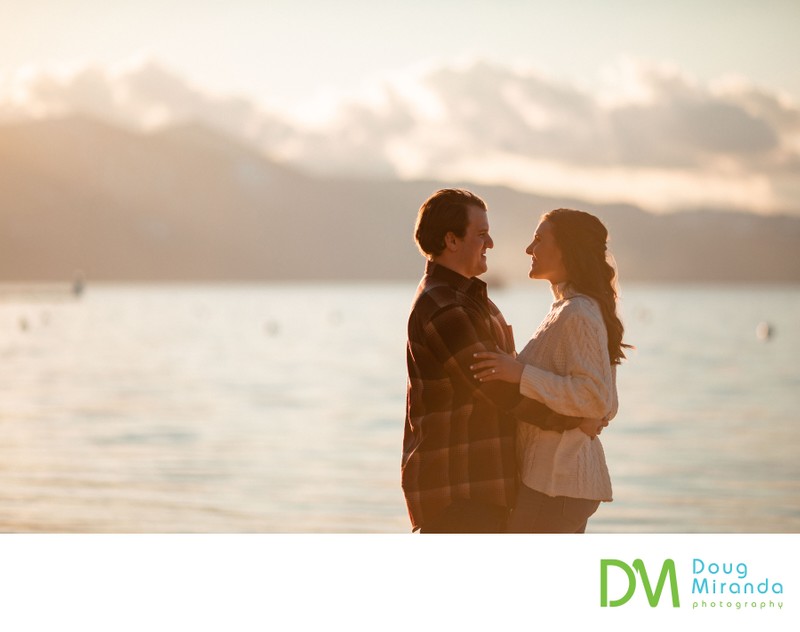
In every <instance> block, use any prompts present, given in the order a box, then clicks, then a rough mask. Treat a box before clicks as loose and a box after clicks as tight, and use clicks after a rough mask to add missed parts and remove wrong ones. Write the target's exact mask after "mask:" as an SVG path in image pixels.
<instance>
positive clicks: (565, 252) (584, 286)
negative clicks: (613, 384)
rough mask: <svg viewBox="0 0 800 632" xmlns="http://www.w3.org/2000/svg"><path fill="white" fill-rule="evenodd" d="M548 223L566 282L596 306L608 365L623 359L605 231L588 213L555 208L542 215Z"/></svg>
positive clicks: (613, 270)
mask: <svg viewBox="0 0 800 632" xmlns="http://www.w3.org/2000/svg"><path fill="white" fill-rule="evenodd" d="M545 220H546V221H548V222H550V224H551V226H552V227H553V235H554V236H555V239H556V243H557V244H558V247H559V249H560V250H561V257H562V260H563V262H564V267H565V268H566V270H567V275H568V276H569V283H570V285H571V286H572V287H573V288H574V289H575V291H576V292H580V293H581V294H585V295H586V296H590V297H592V298H593V299H594V300H596V301H597V303H598V304H599V305H600V311H601V312H602V314H603V321H604V322H605V324H606V331H607V332H608V356H609V357H610V358H611V364H620V363H621V362H622V360H623V358H625V353H624V351H623V348H627V349H632V348H633V347H631V345H628V344H624V343H623V342H622V335H623V333H624V327H623V326H622V321H621V320H620V319H619V316H617V298H618V296H617V283H616V280H617V279H616V276H617V272H616V270H615V269H614V266H612V265H611V263H609V261H608V257H607V250H608V230H607V229H606V227H605V226H604V225H603V223H602V222H601V221H600V220H599V219H598V218H597V217H595V216H594V215H592V214H591V213H586V212H584V211H576V210H573V209H566V208H559V209H555V210H553V211H550V212H549V213H545V214H544V215H543V216H542V221H545Z"/></svg>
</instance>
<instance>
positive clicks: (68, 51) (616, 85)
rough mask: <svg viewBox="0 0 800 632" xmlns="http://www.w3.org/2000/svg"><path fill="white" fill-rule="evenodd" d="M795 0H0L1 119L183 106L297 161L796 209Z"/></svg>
mask: <svg viewBox="0 0 800 632" xmlns="http://www.w3.org/2000/svg"><path fill="white" fill-rule="evenodd" d="M797 24H800V2H796V1H794V0H763V1H761V2H751V1H746V0H720V1H703V0H694V1H689V0H674V1H673V2H669V3H665V2H650V1H643V0H639V1H636V0H604V1H602V2H598V1H596V2H589V1H569V0H564V1H560V2H553V1H551V2H540V1H536V0H529V1H521V0H520V1H517V0H494V1H480V2H476V1H469V0H461V1H456V0H427V1H419V0H406V1H404V2H396V1H393V2H384V1H380V0H373V1H357V0H338V1H337V2H327V1H322V0H314V1H311V0H293V1H289V0H260V1H258V0H227V1H226V2H212V1H210V0H192V1H188V0H158V1H155V0H137V1H136V2H130V1H127V0H124V1H116V2H108V1H107V0H106V1H102V0H30V1H28V2H24V3H20V2H9V1H8V0H0V120H15V119H18V118H26V117H39V118H41V117H47V116H54V115H60V114H63V113H65V112H69V111H73V110H81V111H84V112H88V113H91V114H96V115H99V116H104V117H106V118H108V119H110V120H112V121H114V122H117V123H120V124H127V125H132V126H134V127H139V128H142V129H152V128H154V127H158V126H161V125H168V124H173V123H177V122H181V121H182V120H187V119H194V120H200V121H202V122H205V123H207V124H210V125H213V126H216V127H217V128H219V129H222V130H223V131H226V132H228V133H231V134H233V135H234V136H236V137H238V138H240V139H242V140H245V141H247V142H250V143H253V144H254V145H256V146H258V147H259V148H260V149H261V150H263V151H264V152H265V153H266V154H268V155H269V156H271V157H273V158H275V159H278V160H282V161H285V162H288V163H291V164H296V165H297V166H300V167H302V168H306V169H309V170H312V171H318V172H323V173H333V174H346V175H353V174H355V175H367V176H393V177H404V178H415V177H436V178H440V179H455V180H458V179H469V180H474V181H481V182H486V183H501V184H509V185H511V186H515V187H517V188H521V189H526V190H532V191H538V192H544V193H557V194H564V193H574V194H575V195H576V196H584V197H588V198H593V199H594V200H596V201H611V200H622V201H629V202H632V203H638V204H641V205H644V206H646V207H648V208H649V209H651V210H655V211H661V210H679V209H683V208H693V207H697V206H705V207H725V208H728V207H731V208H741V209H746V210H753V211H757V212H790V213H797V214H800V184H797V183H798V182H800V177H798V176H799V175H800V166H798V165H800V73H799V72H797V66H798V62H800V38H798V37H797V36H796V27H797Z"/></svg>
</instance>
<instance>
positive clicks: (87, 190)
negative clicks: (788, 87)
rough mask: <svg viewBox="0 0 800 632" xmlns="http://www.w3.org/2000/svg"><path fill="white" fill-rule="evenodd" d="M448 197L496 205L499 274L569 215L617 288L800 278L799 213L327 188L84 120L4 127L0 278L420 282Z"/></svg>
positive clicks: (255, 158) (169, 134)
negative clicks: (597, 223)
mask: <svg viewBox="0 0 800 632" xmlns="http://www.w3.org/2000/svg"><path fill="white" fill-rule="evenodd" d="M445 186H448V187H450V186H462V187H466V188H470V189H471V190H473V191H475V192H476V193H477V194H479V195H480V196H481V197H482V198H483V199H485V200H486V201H487V203H488V205H489V209H490V212H489V218H490V223H491V229H492V235H493V237H494V241H495V247H494V249H493V250H492V251H491V252H490V258H489V265H490V274H489V275H488V276H489V277H490V278H492V279H496V280H503V281H515V280H523V279H524V278H525V275H526V271H527V269H528V260H527V256H526V255H525V254H524V249H525V246H526V245H527V244H528V242H529V240H530V236H531V234H532V233H533V230H534V228H535V226H536V223H537V221H538V218H539V216H540V215H541V214H542V213H544V212H546V211H548V210H550V209H552V208H558V207H568V208H579V209H582V210H586V211H590V212H593V213H595V214H597V215H598V216H599V217H601V219H603V221H604V222H605V223H606V225H607V226H608V228H609V231H610V235H611V241H610V248H611V251H612V252H613V254H614V256H615V258H616V260H617V263H618V266H619V269H620V274H621V277H622V279H623V280H631V281H664V282H684V281H687V282H798V281H800V216H794V215H780V216H767V215H759V214H755V213H744V212H736V211H732V210H728V209H717V210H708V209H703V210H695V211H691V210H689V211H682V212H680V213H671V214H653V213H649V212H647V211H646V210H644V209H641V208H637V207H634V206H631V205H625V204H593V203H590V202H587V201H585V200H579V199H565V198H556V197H547V196H543V195H535V194H530V193H524V192H520V191H516V190H512V189H510V188H507V187H493V186H485V185H473V184H470V183H469V182H447V183H444V182H436V181H433V180H431V181H400V180H392V179H385V180H377V179H354V178H349V179H344V178H325V177H320V176H312V175H310V174H307V173H304V172H301V171H299V170H297V169H294V168H292V167H291V166H288V165H285V164H280V163H278V162H276V161H273V160H270V159H269V158H268V157H267V156H265V155H264V154H263V153H261V152H260V151H258V150H256V149H255V148H252V147H250V146H248V145H246V144H243V143H241V142H238V141H236V140H233V139H232V138H230V137H227V136H225V135H223V134H221V133H218V132H216V131H213V130H212V129H210V128H208V127H204V126H201V125H196V124H186V125H182V126H176V127H171V128H167V129H163V130H161V131H158V132H153V133H148V134H143V133H139V132H133V131H130V130H127V129H124V128H121V127H115V126H113V125H110V124H108V123H104V122H102V121H100V120H98V119H94V118H89V117H86V116H72V117H67V118H61V119H48V120H41V121H35V122H25V123H14V124H5V125H2V126H0V281H11V282H29V281H62V280H71V279H72V278H73V277H74V276H75V275H76V274H81V275H82V276H84V277H85V278H86V279H87V280H89V281H93V280H97V281H214V282H217V281H267V280H334V279H335V280H395V279H396V280H401V279H414V278H416V277H418V276H419V274H420V272H421V270H422V267H423V260H422V258H421V256H420V254H419V252H418V251H417V249H416V246H415V245H414V243H413V226H414V221H415V218H416V212H417V209H418V208H419V205H420V204H421V202H422V201H423V200H424V199H425V198H426V197H427V196H428V195H430V194H431V193H432V192H434V191H435V190H437V189H439V188H442V187H445Z"/></svg>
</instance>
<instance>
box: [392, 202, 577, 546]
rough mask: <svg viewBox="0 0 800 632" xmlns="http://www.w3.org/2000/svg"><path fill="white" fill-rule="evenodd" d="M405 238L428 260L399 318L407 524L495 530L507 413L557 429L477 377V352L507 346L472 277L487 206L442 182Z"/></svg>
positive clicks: (507, 459)
mask: <svg viewBox="0 0 800 632" xmlns="http://www.w3.org/2000/svg"><path fill="white" fill-rule="evenodd" d="M415 239H416V242H417V245H418V247H419V248H420V251H421V252H422V253H423V255H424V256H425V257H426V258H427V259H428V262H427V264H426V267H425V275H424V276H423V278H422V281H421V282H420V284H419V287H418V288H417V293H416V296H415V298H414V303H413V306H412V309H411V314H410V316H409V319H408V345H407V347H406V361H407V364H408V392H407V403H406V420H405V431H404V437H403V458H402V486H403V493H404V494H405V498H406V504H407V506H408V512H409V516H410V518H411V524H412V528H413V530H414V531H416V530H419V531H421V532H423V533H498V532H503V531H505V525H506V522H507V520H508V513H509V510H510V508H511V507H512V506H513V503H514V500H515V497H516V489H517V472H516V455H515V448H514V443H515V436H516V423H517V420H520V421H523V422H527V423H533V424H535V425H537V426H539V427H540V428H544V429H546V430H560V431H563V430H567V429H571V428H575V427H577V426H579V425H580V424H581V422H582V420H581V419H578V418H571V417H563V416H561V415H557V414H555V413H553V412H552V411H551V410H550V409H548V408H547V407H546V406H545V405H544V404H541V403H540V402H537V401H535V400H532V399H526V398H524V397H522V396H521V395H520V393H519V389H518V388H517V387H516V386H514V385H511V384H508V383H506V382H497V381H490V382H484V383H481V382H478V381H477V380H476V379H475V378H474V376H473V371H472V370H471V369H470V366H471V365H472V364H473V363H474V359H473V354H475V353H477V352H478V351H484V350H489V351H497V350H502V351H504V352H506V353H514V339H513V336H512V333H511V328H510V327H509V326H508V325H507V324H506V322H505V320H504V319H503V316H502V314H501V313H500V311H499V310H498V309H497V307H496V306H495V305H494V303H492V302H491V301H490V300H489V298H488V296H487V294H486V284H485V283H484V282H483V281H481V280H480V279H478V278H477V277H478V276H479V275H481V274H483V273H485V272H486V270H487V264H486V251H487V250H488V249H489V248H492V247H493V246H494V243H493V242H492V238H491V236H490V235H489V220H488V216H487V207H486V204H485V203H484V201H483V200H481V199H480V198H479V197H478V196H476V195H474V194H473V193H470V192H469V191H465V190H460V189H442V190H441V191H437V192H436V193H434V194H433V195H432V196H431V197H430V198H428V200H426V201H425V202H424V203H423V205H422V206H421V207H420V209H419V214H418V215H417V224H416V232H415Z"/></svg>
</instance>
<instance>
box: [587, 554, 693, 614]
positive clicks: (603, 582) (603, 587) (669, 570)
mask: <svg viewBox="0 0 800 632" xmlns="http://www.w3.org/2000/svg"><path fill="white" fill-rule="evenodd" d="M611 566H614V567H616V568H619V569H622V570H623V571H625V575H626V577H627V579H628V589H627V591H626V592H625V594H624V595H622V597H620V598H619V599H609V598H608V569H609V567H611ZM634 570H635V571H636V573H638V574H639V578H640V579H641V580H642V586H644V592H645V594H646V595H647V601H648V602H649V603H650V607H651V608H655V607H656V606H657V605H658V602H659V601H660V600H661V593H662V591H663V590H664V584H665V583H666V581H667V577H669V586H670V590H671V591H672V607H673V608H680V605H681V603H680V599H679V598H678V578H677V576H676V575H675V562H674V561H673V560H665V561H664V565H663V566H662V567H661V574H660V575H659V577H658V583H657V584H656V589H655V591H653V588H652V585H651V583H650V578H649V577H648V575H647V570H646V569H645V567H644V562H642V560H634V562H633V568H631V567H630V566H628V565H627V564H626V563H625V562H623V561H621V560H600V606H601V607H602V608H609V607H610V608H616V607H618V606H623V605H625V604H626V603H628V601H630V599H631V597H633V593H634V592H636V573H634Z"/></svg>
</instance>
